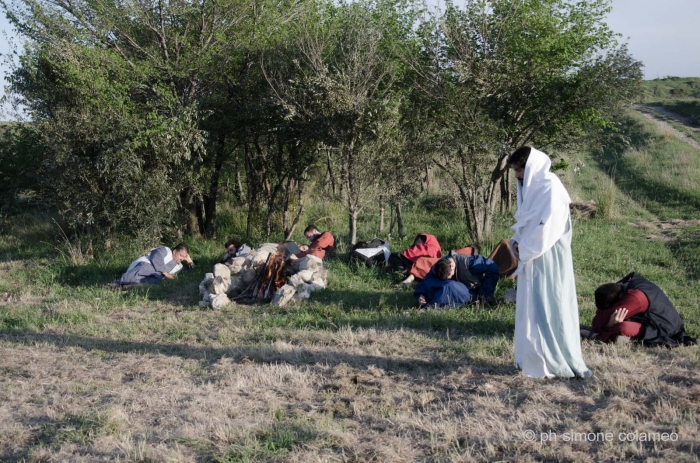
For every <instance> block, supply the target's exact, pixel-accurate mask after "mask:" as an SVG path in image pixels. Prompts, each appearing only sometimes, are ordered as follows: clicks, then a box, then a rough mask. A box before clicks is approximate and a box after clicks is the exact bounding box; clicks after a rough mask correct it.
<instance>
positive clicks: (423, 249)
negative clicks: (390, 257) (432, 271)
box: [403, 233, 442, 262]
mask: <svg viewBox="0 0 700 463" xmlns="http://www.w3.org/2000/svg"><path fill="white" fill-rule="evenodd" d="M421 235H423V236H425V243H423V244H416V245H415V246H411V247H410V248H408V249H406V250H405V251H404V252H403V256H404V257H405V258H406V259H408V260H410V261H411V262H415V261H416V260H418V258H419V257H433V258H435V257H438V258H439V257H442V251H441V250H440V243H438V240H437V238H435V236H433V235H427V234H425V233H421Z"/></svg>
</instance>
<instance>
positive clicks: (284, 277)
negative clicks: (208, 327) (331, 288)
mask: <svg viewBox="0 0 700 463" xmlns="http://www.w3.org/2000/svg"><path fill="white" fill-rule="evenodd" d="M327 275H328V271H327V270H326V269H325V268H324V267H323V261H322V260H321V259H319V258H318V257H315V256H306V257H303V258H301V259H297V258H296V256H294V254H291V252H290V251H289V250H288V249H287V245H286V243H282V244H280V245H277V244H273V243H269V244H265V245H262V246H260V247H258V248H257V249H256V250H255V251H253V252H252V253H251V254H250V255H249V256H246V257H236V258H235V259H233V260H232V261H230V262H228V263H227V264H216V265H215V266H214V272H213V273H207V274H206V275H205V276H204V280H202V282H201V283H200V284H199V292H200V294H201V295H202V300H201V301H200V303H199V305H200V307H211V308H213V309H218V308H221V307H224V306H226V305H228V304H231V303H232V302H235V303H238V304H255V303H268V302H272V303H273V304H276V305H278V306H280V307H281V306H284V305H286V304H287V303H288V302H289V301H291V300H292V299H308V298H309V297H310V296H311V293H312V292H314V291H317V290H319V289H324V288H325V287H326V279H327Z"/></svg>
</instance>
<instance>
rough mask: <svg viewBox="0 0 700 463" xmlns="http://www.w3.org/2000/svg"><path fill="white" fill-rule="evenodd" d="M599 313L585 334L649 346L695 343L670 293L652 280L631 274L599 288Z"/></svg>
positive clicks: (674, 345)
mask: <svg viewBox="0 0 700 463" xmlns="http://www.w3.org/2000/svg"><path fill="white" fill-rule="evenodd" d="M595 304H596V309H597V312H596V314H595V316H594V317H593V330H586V329H582V330H581V336H582V337H586V338H589V339H598V340H600V341H603V342H616V343H623V342H628V341H629V340H630V339H635V340H639V341H643V342H644V344H646V345H665V346H669V347H676V346H678V345H681V344H687V343H692V342H693V341H694V340H692V339H691V338H688V337H687V336H684V326H683V319H682V318H681V316H680V314H679V313H678V311H677V310H676V308H675V307H674V305H673V303H671V301H670V300H669V299H668V297H667V296H666V294H664V292H663V291H662V290H661V288H659V287H658V286H656V285H655V284H654V283H652V282H651V281H649V280H647V279H646V278H644V277H642V276H641V275H636V274H635V273H631V274H629V275H628V276H626V277H625V278H623V279H622V280H620V281H619V282H617V283H608V284H604V285H602V286H599V287H598V289H596V291H595Z"/></svg>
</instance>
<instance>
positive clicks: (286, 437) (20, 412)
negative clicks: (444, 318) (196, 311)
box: [0, 328, 700, 462]
mask: <svg viewBox="0 0 700 463" xmlns="http://www.w3.org/2000/svg"><path fill="white" fill-rule="evenodd" d="M476 342H478V343H487V344H489V345H490V347H491V348H492V350H493V351H494V352H498V353H499V355H483V354H478V355H474V354H475V352H472V350H471V349H470V345H474V344H476ZM498 346H502V347H504V350H502V349H498V348H497V347H498ZM152 347H154V349H155V351H153V350H151V351H145V352H144V350H145V349H144V348H143V346H140V345H139V343H129V342H123V343H119V344H115V343H113V342H110V341H107V340H100V339H84V338H78V337H75V336H71V335H61V334H59V335H52V334H47V333H39V334H23V335H16V336H12V335H3V337H2V342H1V343H0V359H1V360H0V371H2V375H1V376H0V391H1V392H0V403H1V404H2V405H0V416H4V417H5V419H3V420H2V421H0V436H2V437H0V458H2V460H3V461H22V460H26V461H86V462H87V461H117V460H119V461H162V462H174V461H183V462H184V461H299V462H308V461H382V462H384V461H387V462H389V461H397V462H398V461H492V460H496V459H497V460H508V461H534V460H541V459H555V460H559V461H598V460H609V461H611V460H627V459H649V458H651V459H654V458H656V459H658V460H659V461H660V460H665V461H695V459H696V457H697V453H696V452H697V450H695V448H694V444H695V443H696V442H697V441H698V438H699V437H700V436H699V435H698V430H697V427H698V417H699V416H700V414H699V412H700V400H699V399H700V368H698V367H699V366H700V360H699V359H698V352H697V349H695V348H681V349H677V350H673V351H667V350H648V349H642V348H636V347H632V348H630V347H618V346H608V345H599V344H593V343H584V356H585V358H586V360H587V362H588V365H589V367H591V368H592V369H593V371H594V376H593V378H592V379H590V380H587V381H580V380H554V381H537V380H532V379H527V378H523V377H522V376H520V375H519V374H518V373H517V372H516V371H515V369H514V368H513V366H512V363H513V358H512V342H511V341H510V340H506V339H502V338H494V339H475V338H473V337H471V336H470V335H469V334H468V333H459V334H453V335H452V336H451V338H450V340H447V338H446V337H444V336H443V335H441V334H438V333H435V332H420V331H413V330H395V331H382V330H377V329H349V328H341V329H339V330H336V331H305V330H287V331H285V332H284V333H282V332H280V334H279V337H278V339H275V340H272V341H270V342H267V343H262V344H255V345H243V346H238V347H227V348H224V347H219V348H213V347H207V346H203V345H201V346H198V345H196V344H195V345H192V344H190V345H187V346H182V349H180V350H177V351H174V350H172V349H168V348H166V346H160V347H159V346H152ZM479 352H482V351H481V350H479ZM503 352H507V354H503ZM476 357H478V358H476ZM528 430H530V431H533V432H534V433H535V436H536V438H535V440H534V441H529V440H527V439H526V437H528V436H529V434H527V433H526V432H527V431H528ZM635 431H636V432H638V433H642V432H647V433H649V432H659V433H662V432H667V433H671V432H675V433H677V434H678V439H677V440H676V441H673V442H671V441H667V442H656V443H654V442H633V443H628V442H620V441H619V440H618V434H619V433H620V432H625V433H628V432H629V433H632V432H635ZM567 432H577V433H598V432H612V433H613V434H614V435H615V439H614V440H613V441H612V442H566V441H564V440H563V439H564V436H565V433H567ZM553 433H556V434H557V436H558V440H557V441H556V442H552V441H551V439H549V441H548V442H540V440H541V436H543V435H544V434H546V435H547V436H552V435H553Z"/></svg>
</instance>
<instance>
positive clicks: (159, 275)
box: [117, 243, 193, 287]
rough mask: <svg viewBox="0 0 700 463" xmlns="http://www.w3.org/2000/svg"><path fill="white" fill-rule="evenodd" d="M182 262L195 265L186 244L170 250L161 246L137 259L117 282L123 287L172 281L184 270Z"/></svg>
mask: <svg viewBox="0 0 700 463" xmlns="http://www.w3.org/2000/svg"><path fill="white" fill-rule="evenodd" d="M182 262H187V263H188V264H189V265H190V266H191V265H193V262H192V258H191V257H190V253H189V249H188V248H187V245H186V244H185V243H180V244H178V245H177V246H175V247H174V248H173V249H172V251H171V250H170V248H168V247H165V246H161V247H159V248H155V249H153V250H151V252H150V253H149V254H148V255H147V256H142V257H139V258H138V259H136V260H135V261H133V262H132V263H131V265H129V268H128V269H127V270H126V272H124V274H123V275H122V276H121V278H120V279H119V280H117V282H118V283H119V284H120V285H121V286H122V287H124V286H132V285H140V284H149V283H160V282H161V281H163V278H167V279H170V280H172V279H173V278H175V274H176V273H177V272H179V271H180V270H182V268H183V267H182Z"/></svg>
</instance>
